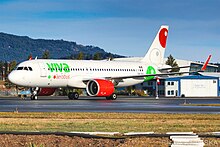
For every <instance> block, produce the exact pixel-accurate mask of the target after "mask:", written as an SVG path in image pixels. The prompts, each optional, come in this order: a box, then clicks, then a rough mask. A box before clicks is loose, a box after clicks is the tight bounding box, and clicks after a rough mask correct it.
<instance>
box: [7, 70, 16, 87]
mask: <svg viewBox="0 0 220 147" xmlns="http://www.w3.org/2000/svg"><path fill="white" fill-rule="evenodd" d="M16 77H17V76H16V74H15V73H14V72H13V71H12V72H11V73H10V74H9V75H8V80H9V81H10V82H11V83H13V84H17V78H16Z"/></svg>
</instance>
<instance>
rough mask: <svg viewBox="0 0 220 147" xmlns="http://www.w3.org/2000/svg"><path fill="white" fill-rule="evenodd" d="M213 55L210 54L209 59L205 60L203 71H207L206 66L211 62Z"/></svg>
mask: <svg viewBox="0 0 220 147" xmlns="http://www.w3.org/2000/svg"><path fill="white" fill-rule="evenodd" d="M211 57H212V55H209V57H208V59H207V60H206V61H205V63H204V64H203V66H202V68H201V71H205V70H206V67H207V65H208V63H209V60H210V59H211Z"/></svg>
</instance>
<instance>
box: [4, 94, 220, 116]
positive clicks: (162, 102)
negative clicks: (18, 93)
mask: <svg viewBox="0 0 220 147" xmlns="http://www.w3.org/2000/svg"><path fill="white" fill-rule="evenodd" d="M212 103H214V104H220V99H219V98H196V99H195V98H191V99H185V98H184V99H183V98H175V99H174V98H159V99H155V98H148V97H119V98H118V99H117V100H114V101H111V100H105V99H104V98H91V97H80V99H79V100H69V99H67V98H66V97H39V99H38V100H34V101H33V100H30V99H29V98H26V99H23V100H22V99H20V98H16V97H10V98H0V111H1V112H13V111H19V112H134V113H135V112H141V113H216V114H219V113H220V107H219V106H185V105H183V104H212Z"/></svg>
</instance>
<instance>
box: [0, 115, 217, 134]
mask: <svg viewBox="0 0 220 147" xmlns="http://www.w3.org/2000/svg"><path fill="white" fill-rule="evenodd" d="M219 122H220V114H148V113H84V112H82V113H78V112H77V113H75V112H60V113H52V112H44V113H41V112H0V131H47V132H72V131H86V132H88V131H105V132H109V131H111V132H122V133H123V132H149V131H154V132H156V133H166V132H176V131H184V132H185V131H193V132H195V133H203V132H216V131H219V130H220V123H219Z"/></svg>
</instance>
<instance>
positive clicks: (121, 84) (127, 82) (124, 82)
mask: <svg viewBox="0 0 220 147" xmlns="http://www.w3.org/2000/svg"><path fill="white" fill-rule="evenodd" d="M143 81H144V80H143V79H134V78H128V79H123V80H122V81H121V82H119V84H118V85H117V86H116V87H126V86H131V85H135V84H140V83H142V82H143Z"/></svg>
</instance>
